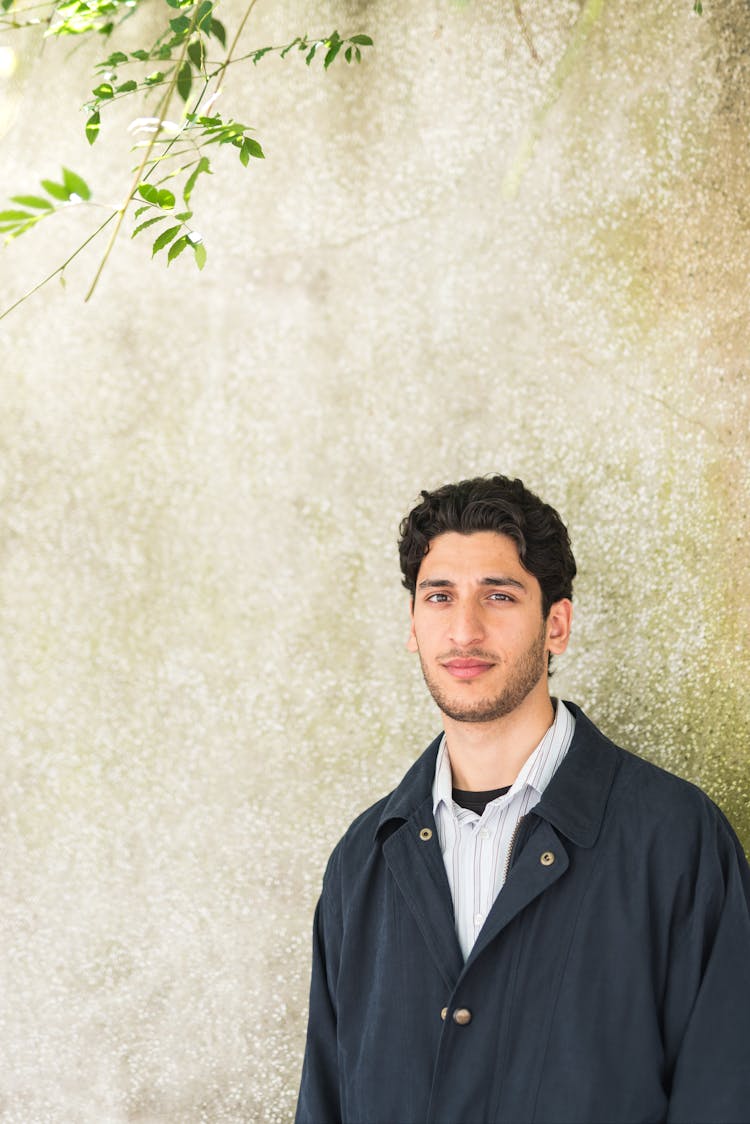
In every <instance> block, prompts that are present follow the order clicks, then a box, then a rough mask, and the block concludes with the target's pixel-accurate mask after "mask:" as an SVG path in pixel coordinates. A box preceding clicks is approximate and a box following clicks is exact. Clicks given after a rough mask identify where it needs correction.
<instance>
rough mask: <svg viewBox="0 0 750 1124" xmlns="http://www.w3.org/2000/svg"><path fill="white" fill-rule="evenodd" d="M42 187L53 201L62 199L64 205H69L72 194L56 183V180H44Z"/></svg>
mask: <svg viewBox="0 0 750 1124" xmlns="http://www.w3.org/2000/svg"><path fill="white" fill-rule="evenodd" d="M42 187H43V188H44V190H45V191H46V192H47V194H48V195H51V196H52V198H53V199H61V200H62V201H63V203H67V201H68V200H69V199H70V192H69V191H68V189H67V187H63V185H62V184H61V183H55V182H54V180H42Z"/></svg>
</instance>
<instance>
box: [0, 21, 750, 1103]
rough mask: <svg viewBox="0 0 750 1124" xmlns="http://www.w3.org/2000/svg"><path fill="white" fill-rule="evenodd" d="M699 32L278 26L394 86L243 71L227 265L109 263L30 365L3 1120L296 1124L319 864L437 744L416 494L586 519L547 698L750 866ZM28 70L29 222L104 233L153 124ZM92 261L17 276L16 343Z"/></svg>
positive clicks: (14, 662) (714, 117)
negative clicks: (82, 134)
mask: <svg viewBox="0 0 750 1124" xmlns="http://www.w3.org/2000/svg"><path fill="white" fill-rule="evenodd" d="M705 8H706V12H705V15H704V16H703V17H702V18H698V17H697V16H695V15H694V14H693V13H692V3H691V2H690V0H667V2H665V3H662V4H659V5H621V4H618V5H615V4H608V3H605V2H603V0H598V2H592V0H587V3H586V4H585V6H584V10H583V15H581V5H580V4H579V3H576V2H565V0H556V2H555V3H554V4H550V3H549V2H548V0H525V2H524V5H523V10H524V13H525V16H526V19H527V22H528V27H529V30H530V32H531V34H532V36H533V39H534V43H535V46H536V49H537V50H538V53H539V55H540V56H541V61H540V62H539V63H536V62H535V61H534V60H533V58H532V57H531V54H530V51H529V47H528V45H527V43H526V42H525V41H524V37H523V35H522V34H521V31H520V29H519V26H518V24H517V22H516V20H515V17H514V13H513V5H512V4H511V3H510V0H508V2H507V3H503V4H502V5H500V4H480V3H478V2H465V3H460V4H459V3H448V2H445V0H443V2H438V0H426V2H423V0H420V2H419V3H416V2H414V3H410V4H406V5H404V4H403V3H396V2H395V0H380V3H378V4H374V3H372V4H367V3H364V2H360V3H354V2H351V3H348V4H342V5H333V4H326V3H318V4H314V5H313V4H312V3H304V2H302V0H286V2H280V3H273V4H272V3H268V2H266V3H265V5H264V4H263V3H261V4H259V5H258V7H257V8H256V10H255V12H254V14H253V21H254V22H253V23H252V24H251V25H249V26H248V29H247V31H246V32H245V37H244V41H245V42H246V43H247V47H248V49H249V48H250V47H255V46H262V45H265V44H266V43H269V42H275V43H283V42H286V41H288V40H289V39H290V38H292V37H293V35H295V34H297V33H299V32H302V31H305V30H307V31H309V32H311V33H317V32H326V33H327V32H329V31H331V30H332V29H333V27H338V29H339V31H340V32H341V33H342V34H353V33H355V32H361V31H366V32H369V33H370V34H371V35H372V36H373V37H374V39H375V41H376V47H375V49H374V50H373V51H372V52H368V55H367V58H366V60H365V61H364V62H363V64H362V65H361V67H359V68H358V69H348V68H346V67H345V66H344V65H343V64H342V65H340V66H339V65H338V64H337V65H336V66H334V67H333V68H332V69H331V71H330V72H329V73H328V74H326V75H323V74H322V73H320V72H318V73H314V72H312V71H311V70H307V69H306V68H305V67H304V65H303V64H302V62H301V60H298V59H289V60H287V61H286V63H283V62H280V61H277V60H274V59H271V58H268V59H266V60H264V62H263V63H262V64H261V65H260V66H259V67H258V68H257V69H252V68H251V67H249V68H248V69H247V70H245V71H241V70H240V71H237V72H235V73H234V75H233V76H232V78H231V79H230V82H231V90H232V91H233V95H234V93H237V94H238V95H239V108H238V109H237V111H236V115H237V116H240V117H241V118H242V119H243V120H246V121H248V122H249V123H251V124H253V125H255V126H256V127H257V129H258V136H259V138H260V139H261V141H262V142H263V144H264V147H265V149H266V152H267V156H268V159H267V160H266V162H265V164H255V165H254V166H253V167H252V168H251V169H250V170H249V171H248V172H245V173H243V172H242V170H241V168H240V166H239V164H236V161H234V162H232V163H233V168H232V172H231V173H228V174H227V175H224V176H222V177H220V178H219V177H216V178H215V179H214V181H212V182H211V184H210V185H207V186H206V189H204V190H207V191H209V192H211V191H212V192H213V193H214V194H213V196H211V199H212V202H213V204H214V207H215V214H214V215H213V217H212V218H211V219H210V222H209V223H208V224H207V225H206V226H205V227H204V234H205V236H206V239H207V243H208V248H209V261H208V265H207V267H206V269H205V271H204V272H203V273H202V274H200V275H198V274H197V273H196V272H195V271H194V268H193V267H192V265H191V263H189V262H188V261H187V260H186V258H187V255H186V256H185V259H180V260H179V261H177V262H175V263H174V264H173V265H172V266H171V267H170V270H169V273H167V271H166V270H165V269H164V267H163V266H162V265H161V264H154V265H149V264H148V263H147V261H146V250H145V247H144V246H141V245H139V244H138V242H137V241H136V242H135V243H132V242H129V241H128V239H127V238H123V240H122V244H121V245H120V247H119V249H118V250H117V252H116V254H115V256H114V258H113V259H112V261H111V264H110V266H109V267H108V269H107V271H106V272H105V274H104V276H103V279H102V282H101V285H100V288H99V290H98V292H97V294H96V296H95V298H94V301H93V302H92V303H91V304H89V305H86V306H84V305H83V304H82V303H81V300H80V298H81V296H82V294H83V292H84V291H85V287H86V285H87V283H88V281H89V280H90V277H91V274H92V272H93V269H94V267H95V264H96V255H95V253H87V255H86V256H85V257H83V258H82V259H81V262H82V264H80V265H78V267H77V268H75V269H72V270H71V271H70V275H69V278H68V286H67V289H66V290H62V289H61V288H60V287H59V286H57V285H55V286H54V287H50V288H49V289H47V290H45V291H44V292H43V293H42V294H39V295H37V296H36V297H35V298H34V299H33V300H31V301H29V302H28V303H27V304H25V305H24V306H23V307H22V308H21V309H19V310H17V311H16V312H15V313H14V314H13V315H12V316H11V317H9V318H8V319H6V320H4V321H3V322H2V325H0V331H2V333H3V336H2V364H1V367H2V370H1V373H0V378H1V380H2V381H1V387H0V394H1V396H2V397H1V399H0V400H1V401H2V410H1V411H0V450H1V460H0V520H1V521H2V534H1V535H0V575H1V578H0V581H1V587H0V588H1V592H0V596H1V598H2V601H1V603H0V636H1V637H2V665H1V667H0V671H1V674H2V690H1V691H0V723H1V725H2V785H1V786H0V852H1V853H2V862H1V863H0V895H1V897H2V902H1V904H0V940H1V941H2V947H3V950H4V955H3V961H2V977H1V979H0V983H1V986H0V1039H1V1040H2V1042H3V1050H2V1060H0V1118H1V1119H2V1120H3V1121H8V1122H13V1124H15V1122H19V1124H20V1122H24V1124H25V1122H27V1121H29V1122H33V1124H47V1122H49V1124H59V1121H61V1120H71V1121H73V1120H75V1121H77V1122H81V1124H89V1122H91V1124H102V1122H112V1124H120V1122H125V1121H137V1122H139V1124H153V1122H167V1121H168V1122H170V1124H172V1122H174V1124H176V1122H185V1121H189V1122H193V1121H196V1122H197V1121H201V1122H214V1121H216V1122H230V1121H232V1122H240V1121H241V1122H253V1124H255V1122H264V1124H265V1122H268V1124H271V1122H284V1121H288V1120H289V1118H290V1115H291V1112H292V1106H293V1101H294V1095H295V1091H296V1083H297V1079H298V1071H299V1062H300V1053H301V1044H302V1034H303V1024H304V1014H305V1005H306V988H307V972H308V955H309V954H308V946H309V928H310V921H311V913H312V908H313V904H314V900H315V897H316V895H317V892H318V887H319V882H320V877H321V874H322V868H323V863H324V861H325V857H326V855H327V853H328V851H329V849H330V847H331V845H332V844H333V842H334V841H335V839H336V838H337V837H338V835H339V834H340V833H341V831H342V830H343V828H344V827H345V826H346V824H347V823H348V822H349V820H350V818H351V817H352V816H353V815H354V813H355V812H356V811H358V810H359V809H361V808H362V807H364V806H365V805H366V804H368V803H370V802H371V801H372V800H374V799H375V798H376V797H377V796H379V795H381V794H382V793H384V792H385V791H387V789H388V788H389V787H391V786H392V785H393V784H394V783H395V782H396V780H397V779H398V778H399V777H400V775H401V773H402V772H403V770H404V768H405V767H406V765H407V764H408V763H409V761H410V760H411V759H412V758H413V757H414V756H415V755H416V753H417V752H418V751H419V750H420V749H421V748H422V747H423V746H424V745H425V744H426V742H427V741H428V740H429V739H430V738H431V736H432V735H433V733H434V732H435V730H436V728H437V722H436V716H435V714H434V712H433V710H432V708H431V704H430V703H429V700H428V699H427V698H426V692H425V691H424V689H423V687H422V685H421V682H420V676H419V671H418V667H417V665H416V662H415V661H414V660H413V659H411V658H410V657H408V656H407V654H406V653H405V651H404V641H405V639H406V602H405V594H404V592H403V590H401V588H400V584H399V574H398V569H397V562H396V551H395V538H396V533H397V525H398V521H399V518H400V516H401V515H402V514H403V512H404V511H405V510H406V509H407V508H408V507H409V506H410V505H411V503H412V502H413V500H414V499H415V497H416V495H417V493H418V490H419V489H420V488H421V487H423V486H433V485H437V484H439V483H442V482H443V481H445V480H446V479H449V478H456V477H459V476H464V475H469V474H474V473H480V472H489V471H493V470H500V471H505V472H510V473H518V474H520V475H521V476H522V477H523V478H524V479H525V480H526V481H527V483H528V484H530V485H531V486H532V487H534V488H536V489H537V490H539V491H540V492H541V493H542V494H543V495H544V496H545V497H546V498H548V499H549V500H550V501H551V502H553V503H555V504H557V505H558V506H559V508H560V510H561V511H562V512H563V514H564V516H565V517H566V518H567V520H568V521H569V525H570V528H571V532H572V536H573V540H574V548H575V551H576V554H577V557H578V560H579V565H580V576H579V579H578V583H577V590H576V623H575V637H574V642H573V644H572V647H571V650H570V652H569V654H568V655H567V656H566V657H565V658H564V659H563V660H562V661H560V664H559V671H558V672H557V676H556V680H555V683H556V686H555V689H556V691H557V692H558V693H560V694H563V695H565V696H566V697H572V698H574V699H576V700H577V701H579V702H580V703H582V704H583V705H584V706H585V707H586V708H587V710H588V712H589V713H590V715H591V716H592V717H593V718H594V719H595V720H596V721H597V722H598V723H599V724H600V725H601V726H602V727H603V728H604V729H605V730H606V731H607V732H608V733H609V734H610V735H611V736H612V737H614V738H615V739H617V740H619V741H621V742H622V743H624V744H626V745H627V746H629V747H631V748H634V749H637V750H639V751H640V752H642V753H643V754H645V755H646V756H648V757H650V758H652V759H654V760H656V761H658V762H659V763H661V764H664V765H666V766H667V767H668V768H671V769H673V770H675V771H676V772H679V773H682V774H683V775H685V776H688V777H690V778H692V779H696V780H698V781H700V782H701V783H702V784H704V785H705V786H706V787H707V788H708V789H709V791H710V792H711V793H712V795H714V796H715V798H716V799H717V800H718V801H719V802H720V803H721V804H722V806H723V807H724V808H725V809H726V810H727V811H728V813H729V814H730V816H731V817H732V818H733V820H734V822H735V823H736V824H737V825H738V827H739V829H740V830H741V833H742V835H743V839H744V841H745V843H746V844H750V817H749V816H748V810H747V809H748V792H749V789H750V785H749V784H748V756H749V754H750V737H749V725H748V717H747V716H748V713H750V705H749V704H750V699H749V698H748V672H750V658H749V657H748V650H747V605H748V602H749V601H750V589H749V588H748V586H749V584H750V582H749V579H748V572H749V568H748V525H747V509H748V499H749V498H750V497H749V493H750V487H749V481H748V464H749V463H750V458H749V457H748V451H749V450H748V432H749V429H750V427H749V425H748V423H749V422H750V405H749V402H750V396H749V390H750V379H749V377H748V370H749V363H748V336H749V334H750V330H749V329H748V315H747V313H748V308H747V304H748V302H747V277H746V275H747V262H748V260H750V213H749V212H748V203H747V183H748V176H749V174H750V157H749V155H748V140H747V130H746V123H747V120H748V118H749V117H750V104H749V102H750V73H749V72H748V67H749V65H750V63H749V61H748V55H747V53H746V50H745V46H746V44H747V42H748V37H749V36H750V15H749V13H748V8H747V5H745V4H743V3H741V2H740V0H735V2H734V3H722V4H713V3H712V2H711V0H707V2H706V3H705ZM238 10H239V9H238ZM141 18H143V19H148V13H147V12H146V13H143V15H142V17H141ZM225 18H226V20H227V22H229V16H227V17H225ZM577 21H578V22H577ZM133 36H134V42H135V39H137V38H139V37H142V36H141V33H140V32H138V31H137V29H134V31H133ZM136 45H139V44H136ZM37 49H38V43H35V42H34V41H32V40H31V39H27V40H26V54H25V55H24V57H23V59H22V66H21V67H20V69H19V71H18V73H17V75H16V77H15V78H14V79H13V82H12V83H11V82H10V81H9V80H6V87H7V89H6V92H8V91H9V92H10V94H12V95H13V96H12V97H11V98H9V99H7V100H6V102H5V109H4V111H3V117H2V121H3V125H4V127H5V128H6V130H7V132H6V135H5V138H4V140H3V142H2V184H0V186H2V190H3V196H4V197H6V196H7V195H8V194H10V193H15V192H18V191H21V190H26V191H28V190H30V189H32V188H33V186H34V185H35V184H36V182H37V181H38V180H39V179H40V178H41V177H43V176H48V175H50V174H54V173H55V171H56V169H57V167H58V166H59V164H61V163H65V164H68V165H69V166H72V167H73V168H76V169H77V170H79V171H81V172H83V173H84V174H87V176H88V178H89V179H90V181H91V182H92V184H93V185H94V186H95V187H96V188H97V189H98V191H97V194H98V196H99V197H100V198H103V199H106V198H109V197H114V198H117V197H118V195H119V194H120V193H121V190H122V184H123V182H124V179H125V174H124V169H126V168H127V167H128V165H129V160H130V157H129V154H128V147H127V145H128V142H127V138H126V134H125V131H124V127H125V125H126V124H127V120H126V119H122V120H121V121H120V122H119V123H115V122H113V124H112V126H111V127H110V130H109V132H108V134H107V135H105V137H104V138H103V140H102V141H101V142H100V144H101V145H102V146H104V144H107V145H108V146H109V147H108V148H107V149H106V152H108V153H109V155H108V156H106V157H103V153H104V151H105V150H104V147H102V154H100V153H99V152H96V151H95V152H89V151H88V149H87V146H86V145H85V142H84V141H83V140H80V141H79V140H77V139H76V140H72V139H70V138H66V136H65V135H64V134H63V132H62V127H63V124H64V123H65V122H66V121H67V120H68V118H69V115H70V108H69V107H70V106H73V105H75V104H77V103H78V102H80V101H81V100H83V98H84V97H85V94H86V90H87V88H88V83H87V82H86V81H85V75H86V73H87V71H86V67H87V65H88V64H87V60H91V59H95V58H97V57H99V54H100V53H101V51H100V50H99V48H97V49H96V50H95V51H92V50H91V49H89V48H85V47H84V48H83V49H82V50H79V51H78V52H76V53H73V54H72V55H68V54H66V53H65V51H64V50H62V49H58V51H57V53H55V52H54V51H51V50H50V45H48V46H47V47H46V48H45V52H44V56H43V57H42V60H41V62H39V61H35V58H36V56H35V53H34V52H35V51H36V50H37ZM87 50H88V54H87ZM41 75H44V76H45V86H44V89H43V90H39V89H38V88H35V87H34V85H33V83H34V82H35V81H36V80H37V79H38V78H39V77H40V76H41ZM0 81H2V80H1V79H0ZM32 91H34V92H32ZM14 99H15V101H14ZM228 104H229V95H227V105H228ZM14 106H15V109H16V111H17V113H16V116H15V119H14V118H13V108H14ZM233 108H234V107H233ZM102 157H103V159H102ZM235 164H236V167H235V166H234V165H235ZM199 201H200V200H199V196H196V202H199ZM92 221H93V219H92V218H91V217H90V216H86V215H79V214H72V215H71V216H70V218H66V219H59V220H56V225H54V226H53V224H52V223H49V224H47V225H48V226H49V230H43V229H42V230H40V231H38V232H36V233H34V234H32V235H27V236H25V237H24V238H22V239H20V240H19V241H18V242H16V243H14V244H12V245H11V246H9V247H8V248H6V249H5V250H3V252H2V256H1V257H0V271H1V280H0V302H1V303H2V305H3V306H5V305H6V304H8V303H10V301H11V300H12V299H14V298H15V297H16V296H18V295H19V294H20V293H21V292H22V291H23V290H24V288H25V287H28V286H30V285H31V284H33V283H34V282H35V281H36V280H38V279H39V278H40V277H41V276H43V274H44V273H45V271H47V270H49V269H51V268H53V267H54V266H55V265H57V264H58V263H59V261H60V260H61V259H62V257H64V256H65V254H66V253H67V252H70V250H71V249H72V248H73V247H74V246H75V245H76V239H80V238H81V237H83V236H84V234H85V233H86V231H87V230H88V229H90V224H91V223H92Z"/></svg>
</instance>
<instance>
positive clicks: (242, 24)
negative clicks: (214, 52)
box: [211, 0, 258, 94]
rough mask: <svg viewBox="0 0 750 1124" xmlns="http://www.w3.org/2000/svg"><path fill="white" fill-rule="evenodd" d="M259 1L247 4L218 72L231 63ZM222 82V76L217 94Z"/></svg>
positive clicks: (255, 0)
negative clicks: (241, 36)
mask: <svg viewBox="0 0 750 1124" xmlns="http://www.w3.org/2000/svg"><path fill="white" fill-rule="evenodd" d="M257 2H258V0H250V3H249V4H248V6H247V8H246V10H245V14H244V16H243V17H242V19H241V20H240V25H239V27H238V28H237V31H236V32H235V36H234V39H233V40H232V42H231V45H230V47H229V50H228V51H227V57H226V58H225V59H224V62H223V63H222V65H221V67H220V68H219V70H218V71H217V72H216V73H221V74H223V72H224V71H225V70H226V69H227V67H228V66H229V64H230V63H231V62H232V55H233V54H234V52H235V48H236V47H237V44H238V42H239V39H240V35H242V32H243V31H244V30H245V24H246V23H247V21H248V19H249V17H250V13H251V12H252V10H253V8H254V7H255V5H256V4H257ZM214 76H215V75H213V74H212V75H211V77H212V78H213V77H214ZM221 83H222V79H221V78H220V79H219V84H218V86H217V87H216V93H217V94H218V93H219V91H220V90H221Z"/></svg>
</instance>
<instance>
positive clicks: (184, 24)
mask: <svg viewBox="0 0 750 1124" xmlns="http://www.w3.org/2000/svg"><path fill="white" fill-rule="evenodd" d="M169 26H170V27H171V28H172V31H174V32H176V34H177V35H184V34H185V32H186V31H187V30H188V29H189V27H190V20H189V19H188V18H187V16H175V18H174V19H173V20H170V21H169Z"/></svg>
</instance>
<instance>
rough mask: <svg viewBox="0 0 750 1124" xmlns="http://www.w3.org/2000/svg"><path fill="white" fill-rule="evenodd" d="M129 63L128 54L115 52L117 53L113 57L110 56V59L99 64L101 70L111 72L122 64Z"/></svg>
mask: <svg viewBox="0 0 750 1124" xmlns="http://www.w3.org/2000/svg"><path fill="white" fill-rule="evenodd" d="M127 61H128V56H127V55H126V54H123V52H122V51H115V53H114V54H113V55H110V56H109V58H108V59H105V60H104V62H100V63H99V69H100V70H101V69H107V70H111V69H112V67H113V66H119V65H120V63H122V62H127Z"/></svg>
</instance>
